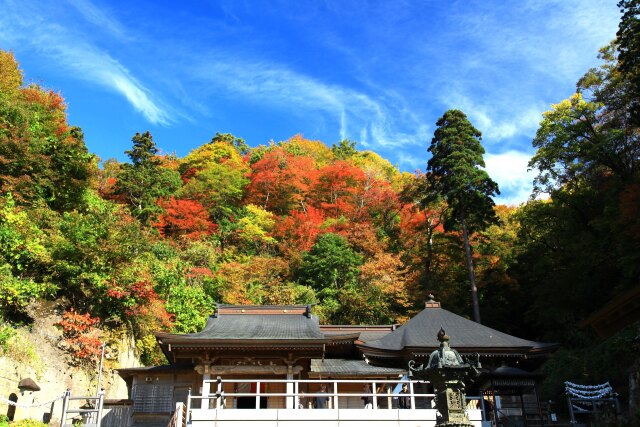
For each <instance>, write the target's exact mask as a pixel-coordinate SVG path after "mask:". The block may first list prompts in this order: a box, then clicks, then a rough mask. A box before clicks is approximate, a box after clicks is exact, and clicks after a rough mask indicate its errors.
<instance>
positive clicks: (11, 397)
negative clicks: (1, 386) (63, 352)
mask: <svg viewBox="0 0 640 427" xmlns="http://www.w3.org/2000/svg"><path fill="white" fill-rule="evenodd" d="M9 401H11V402H13V403H17V402H18V395H17V394H15V393H11V394H10V395H9ZM15 416H16V407H15V406H14V405H9V409H7V418H9V421H13V417H15Z"/></svg>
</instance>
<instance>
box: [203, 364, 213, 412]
mask: <svg viewBox="0 0 640 427" xmlns="http://www.w3.org/2000/svg"><path fill="white" fill-rule="evenodd" d="M210 379H211V374H210V373H208V372H207V373H205V374H202V396H207V397H208V396H209V394H210V393H211V383H209V382H207V381H209V380H210ZM200 409H209V399H202V404H201V405H200Z"/></svg>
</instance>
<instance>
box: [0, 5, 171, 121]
mask: <svg viewBox="0 0 640 427" xmlns="http://www.w3.org/2000/svg"><path fill="white" fill-rule="evenodd" d="M74 1H76V0H74ZM77 3H78V4H81V5H82V7H84V8H85V9H86V11H85V13H86V14H87V15H88V16H92V19H93V20H94V21H95V22H94V23H99V22H102V21H104V20H106V19H107V18H106V17H105V15H101V14H100V13H99V11H98V10H97V9H95V7H93V5H91V4H90V3H88V2H85V1H77ZM4 12H5V13H3V14H0V26H1V27H2V28H3V31H0V40H2V41H4V42H6V43H7V44H9V45H12V44H20V45H24V44H26V45H29V46H30V47H31V49H32V51H33V52H37V53H38V54H39V55H42V56H43V57H44V58H46V60H47V61H48V62H49V63H50V64H51V67H55V68H59V69H62V70H65V71H67V72H71V73H73V75H74V76H75V77H76V78H78V79H82V80H85V81H88V82H91V83H94V84H98V85H100V86H102V87H105V88H107V89H109V90H112V91H115V92H117V93H119V94H121V95H122V96H124V98H125V99H126V100H127V101H128V102H129V103H130V104H131V105H132V106H133V108H134V109H136V110H137V111H138V112H140V113H141V114H142V115H143V116H144V117H145V118H146V119H147V120H148V121H149V122H151V123H154V124H162V125H167V124H169V123H170V122H171V119H170V111H169V109H168V108H167V107H165V106H163V105H162V104H161V102H160V101H158V100H157V99H156V97H155V96H154V95H153V94H152V92H151V91H150V90H149V89H148V88H147V87H145V85H143V84H142V83H141V82H140V81H139V80H138V79H136V78H135V77H134V76H133V75H132V74H131V73H130V71H129V70H128V69H127V68H126V67H125V66H124V65H122V64H121V63H120V62H119V61H118V60H116V59H115V58H113V57H112V56H111V55H110V54H108V53H107V52H106V51H104V50H103V49H101V48H99V47H97V46H96V45H94V44H92V43H91V42H90V41H88V40H87V39H88V37H83V34H81V33H78V32H75V31H72V30H70V29H69V27H67V26H65V25H61V24H59V23H57V22H55V21H52V20H51V19H48V18H45V16H44V15H43V14H44V13H46V12H47V10H46V8H39V7H36V6H34V5H33V4H30V3H26V2H25V3H17V2H12V1H7V2H5V8H4ZM25 16H28V18H25ZM110 22H112V24H111V26H112V28H113V29H116V30H117V28H118V26H117V25H116V24H114V23H113V21H110Z"/></svg>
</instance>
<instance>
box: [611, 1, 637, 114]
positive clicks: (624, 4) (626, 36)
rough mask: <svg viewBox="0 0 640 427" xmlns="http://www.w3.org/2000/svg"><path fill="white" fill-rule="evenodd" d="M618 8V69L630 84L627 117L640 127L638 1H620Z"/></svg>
mask: <svg viewBox="0 0 640 427" xmlns="http://www.w3.org/2000/svg"><path fill="white" fill-rule="evenodd" d="M618 7H619V8H620V11H621V12H622V19H620V24H619V25H618V32H617V34H616V35H617V43H618V61H619V62H618V69H619V70H620V72H622V73H623V74H625V75H626V76H627V77H628V79H629V81H630V83H631V89H632V93H631V95H632V98H633V99H632V101H631V103H630V105H629V116H630V119H631V121H632V123H633V124H634V125H635V126H640V1H639V0H621V1H620V2H619V3H618Z"/></svg>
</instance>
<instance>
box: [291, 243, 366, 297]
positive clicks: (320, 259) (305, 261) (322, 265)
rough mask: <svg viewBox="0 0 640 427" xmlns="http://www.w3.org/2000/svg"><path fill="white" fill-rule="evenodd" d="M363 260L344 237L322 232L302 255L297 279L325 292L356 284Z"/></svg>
mask: <svg viewBox="0 0 640 427" xmlns="http://www.w3.org/2000/svg"><path fill="white" fill-rule="evenodd" d="M362 262H363V259H362V257H361V256H360V255H359V254H357V253H356V252H355V251H354V250H353V249H352V248H351V247H350V246H349V243H348V242H347V240H346V239H345V238H344V237H342V236H339V235H337V234H333V233H327V234H323V235H321V236H320V237H318V239H317V240H316V243H315V244H314V245H313V247H312V248H311V250H310V251H309V252H306V253H305V254H304V255H303V256H302V262H301V264H300V268H299V269H298V281H299V283H301V284H304V285H309V286H311V287H312V288H314V289H316V290H318V291H320V293H321V294H322V293H323V292H324V293H325V294H327V291H329V293H330V294H331V293H332V292H333V290H339V289H340V288H342V287H344V286H348V285H350V284H353V283H355V281H356V279H357V277H358V274H359V268H358V267H360V265H362Z"/></svg>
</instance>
